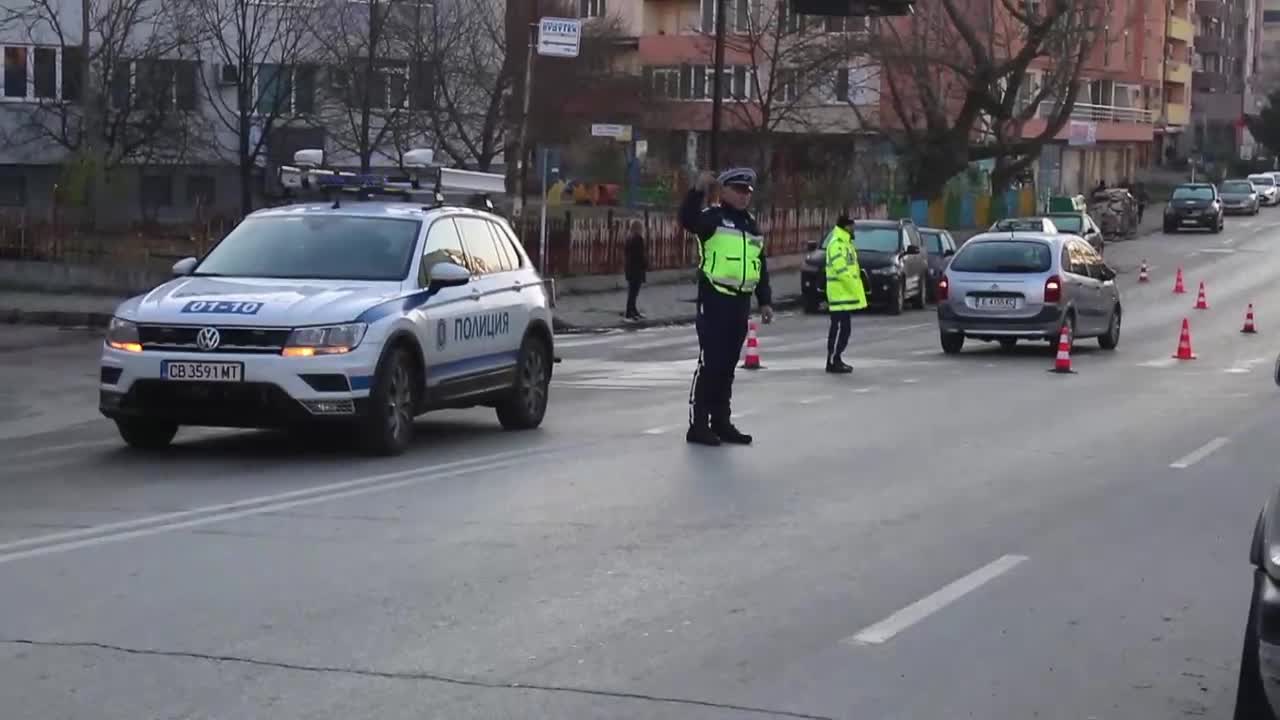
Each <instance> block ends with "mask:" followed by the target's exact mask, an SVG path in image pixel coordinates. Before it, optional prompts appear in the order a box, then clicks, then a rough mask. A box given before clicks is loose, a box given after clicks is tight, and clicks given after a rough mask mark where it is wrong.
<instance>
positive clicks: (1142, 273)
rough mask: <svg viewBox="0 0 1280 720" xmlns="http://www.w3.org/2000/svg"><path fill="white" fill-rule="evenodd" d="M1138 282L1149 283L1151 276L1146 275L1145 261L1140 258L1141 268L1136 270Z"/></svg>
mask: <svg viewBox="0 0 1280 720" xmlns="http://www.w3.org/2000/svg"><path fill="white" fill-rule="evenodd" d="M1138 282H1140V283H1144V282H1151V276H1150V275H1148V274H1147V259H1146V258H1142V267H1140V268H1138Z"/></svg>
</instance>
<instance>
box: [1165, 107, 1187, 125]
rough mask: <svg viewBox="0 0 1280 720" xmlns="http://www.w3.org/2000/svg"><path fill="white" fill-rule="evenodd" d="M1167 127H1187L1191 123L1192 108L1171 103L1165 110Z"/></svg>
mask: <svg viewBox="0 0 1280 720" xmlns="http://www.w3.org/2000/svg"><path fill="white" fill-rule="evenodd" d="M1164 117H1165V123H1166V124H1167V125H1171V126H1172V125H1178V126H1181V125H1186V124H1187V123H1189V122H1190V121H1191V108H1190V107H1188V106H1187V105H1184V104H1183V103H1169V104H1167V105H1165V108H1164Z"/></svg>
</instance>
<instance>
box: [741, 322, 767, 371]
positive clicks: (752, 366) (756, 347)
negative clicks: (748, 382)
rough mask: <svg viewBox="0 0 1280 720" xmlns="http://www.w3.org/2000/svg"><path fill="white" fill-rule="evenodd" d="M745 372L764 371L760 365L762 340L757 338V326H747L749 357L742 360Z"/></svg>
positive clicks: (753, 323) (751, 324) (752, 324)
mask: <svg viewBox="0 0 1280 720" xmlns="http://www.w3.org/2000/svg"><path fill="white" fill-rule="evenodd" d="M742 369H743V370H763V369H764V365H761V364H760V339H759V338H758V337H756V324H755V322H754V321H752V322H751V323H750V324H749V325H747V356H746V357H745V358H743V360H742Z"/></svg>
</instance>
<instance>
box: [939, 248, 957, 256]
mask: <svg viewBox="0 0 1280 720" xmlns="http://www.w3.org/2000/svg"><path fill="white" fill-rule="evenodd" d="M955 254H956V251H955V250H952V249H951V248H947V249H946V250H943V251H942V257H951V256H952V255H955Z"/></svg>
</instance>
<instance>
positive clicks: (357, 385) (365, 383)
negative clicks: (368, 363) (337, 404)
mask: <svg viewBox="0 0 1280 720" xmlns="http://www.w3.org/2000/svg"><path fill="white" fill-rule="evenodd" d="M347 382H348V383H350V384H351V389H352V390H368V389H369V388H371V387H373V376H372V375H352V376H351V377H349V378H347Z"/></svg>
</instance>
